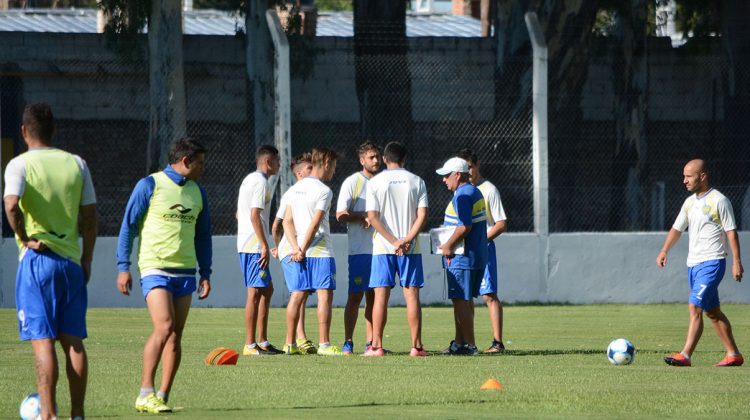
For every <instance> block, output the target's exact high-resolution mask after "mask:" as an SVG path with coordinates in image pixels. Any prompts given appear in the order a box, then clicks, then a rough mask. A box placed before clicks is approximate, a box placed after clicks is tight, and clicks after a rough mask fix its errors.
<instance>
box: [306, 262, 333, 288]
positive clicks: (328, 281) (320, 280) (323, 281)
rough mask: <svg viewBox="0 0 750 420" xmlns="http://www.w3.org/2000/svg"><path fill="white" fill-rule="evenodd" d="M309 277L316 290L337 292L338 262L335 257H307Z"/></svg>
mask: <svg viewBox="0 0 750 420" xmlns="http://www.w3.org/2000/svg"><path fill="white" fill-rule="evenodd" d="M305 260H307V275H308V277H309V278H310V284H311V285H312V288H313V289H315V290H318V289H329V290H336V260H334V259H333V257H307V258H305Z"/></svg>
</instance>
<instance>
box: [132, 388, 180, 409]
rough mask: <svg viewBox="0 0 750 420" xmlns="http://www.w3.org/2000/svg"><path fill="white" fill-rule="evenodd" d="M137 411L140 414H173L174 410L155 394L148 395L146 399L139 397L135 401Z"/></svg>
mask: <svg viewBox="0 0 750 420" xmlns="http://www.w3.org/2000/svg"><path fill="white" fill-rule="evenodd" d="M135 409H136V411H138V412H139V413H151V414H159V413H171V412H172V408H171V407H169V406H168V405H167V403H165V402H164V400H162V399H161V398H159V397H157V396H156V395H155V394H154V393H153V392H152V393H151V394H148V395H146V396H145V397H140V396H139V397H138V398H136V399H135Z"/></svg>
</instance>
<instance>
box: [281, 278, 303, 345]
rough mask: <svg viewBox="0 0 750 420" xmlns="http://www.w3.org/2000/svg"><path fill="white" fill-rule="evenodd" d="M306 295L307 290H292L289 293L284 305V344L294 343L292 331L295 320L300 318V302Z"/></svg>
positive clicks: (294, 327)
mask: <svg viewBox="0 0 750 420" xmlns="http://www.w3.org/2000/svg"><path fill="white" fill-rule="evenodd" d="M306 297H307V292H301V291H298V292H292V293H291V294H290V295H289V303H287V305H286V344H295V340H294V333H295V331H296V329H297V322H298V321H299V318H300V312H301V311H302V310H303V308H302V302H304V300H305V299H306Z"/></svg>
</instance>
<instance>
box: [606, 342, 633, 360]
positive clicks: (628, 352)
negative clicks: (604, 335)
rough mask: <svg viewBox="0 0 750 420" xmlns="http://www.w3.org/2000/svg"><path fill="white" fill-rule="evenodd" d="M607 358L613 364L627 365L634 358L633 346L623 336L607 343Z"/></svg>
mask: <svg viewBox="0 0 750 420" xmlns="http://www.w3.org/2000/svg"><path fill="white" fill-rule="evenodd" d="M607 358H608V359H609V361H610V362H612V364H613V365H629V364H631V363H633V360H635V346H634V345H633V343H631V342H630V341H628V340H626V339H624V338H618V339H617V340H613V341H612V342H611V343H609V347H607Z"/></svg>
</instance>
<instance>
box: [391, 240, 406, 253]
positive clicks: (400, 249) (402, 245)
mask: <svg viewBox="0 0 750 420" xmlns="http://www.w3.org/2000/svg"><path fill="white" fill-rule="evenodd" d="M391 245H393V248H395V249H394V251H395V253H396V255H398V256H399V257H402V256H404V254H405V253H406V251H408V248H407V246H408V245H407V242H404V240H403V239H396V240H395V241H394V242H393V243H392V244H391Z"/></svg>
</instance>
